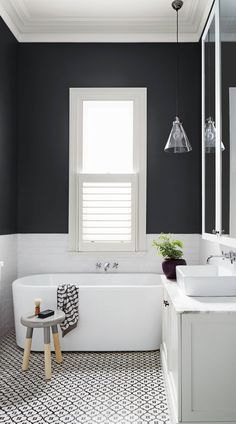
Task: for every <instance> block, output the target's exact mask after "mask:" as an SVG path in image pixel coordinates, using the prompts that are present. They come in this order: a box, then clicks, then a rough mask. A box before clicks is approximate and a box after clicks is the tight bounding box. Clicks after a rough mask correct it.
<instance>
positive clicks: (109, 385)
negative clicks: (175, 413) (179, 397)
mask: <svg viewBox="0 0 236 424" xmlns="http://www.w3.org/2000/svg"><path fill="white" fill-rule="evenodd" d="M63 357H64V361H63V364H61V365H56V364H55V361H54V354H52V366H53V375H52V379H51V380H50V381H48V382H46V381H45V380H44V378H43V377H44V373H43V367H44V357H43V354H42V353H32V354H31V361H30V369H29V370H28V371H27V372H25V373H22V371H21V361H22V350H21V349H19V348H17V347H16V345H15V338H14V334H10V335H9V336H7V337H5V338H4V339H3V340H2V341H1V343H0V423H24V424H27V423H29V424H30V423H38V424H40V423H62V424H64V423H74V424H76V423H86V424H90V423H91V424H98V423H102V424H112V423H119V424H130V423H135V424H143V423H150V424H167V423H169V422H170V421H169V416H168V406H167V398H166V392H165V386H164V381H163V374H162V369H161V364H160V354H159V352H158V351H155V352H127V353H89V352H87V353H76V352H75V353H74V352H73V353H64V355H63Z"/></svg>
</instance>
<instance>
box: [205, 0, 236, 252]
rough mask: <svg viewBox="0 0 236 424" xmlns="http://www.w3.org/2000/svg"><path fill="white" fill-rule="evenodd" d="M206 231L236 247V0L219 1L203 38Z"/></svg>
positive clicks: (208, 235)
mask: <svg viewBox="0 0 236 424" xmlns="http://www.w3.org/2000/svg"><path fill="white" fill-rule="evenodd" d="M202 233H203V238H205V239H208V240H213V241H214V240H215V241H219V242H220V243H221V244H224V245H230V246H235V247H236V1H235V0H215V3H214V6H213V8H212V11H211V14H210V16H209V19H208V22H207V25H206V27H205V31H204V33H203V36H202Z"/></svg>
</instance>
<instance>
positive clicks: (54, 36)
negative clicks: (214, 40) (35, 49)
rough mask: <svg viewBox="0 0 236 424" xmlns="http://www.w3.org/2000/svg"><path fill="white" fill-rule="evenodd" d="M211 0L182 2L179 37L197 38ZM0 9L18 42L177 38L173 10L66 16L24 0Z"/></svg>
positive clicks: (9, 0) (11, 0) (7, 1)
mask: <svg viewBox="0 0 236 424" xmlns="http://www.w3.org/2000/svg"><path fill="white" fill-rule="evenodd" d="M38 1H39V2H40V0H38ZM58 1H60V0H58ZM144 1H147V0H144ZM166 1H167V0H166ZM212 1H213V0H185V3H187V2H188V4H187V6H188V7H186V9H185V11H184V13H182V12H181V13H182V14H181V19H180V37H179V39H180V41H183V42H197V41H199V38H200V36H201V33H202V30H203V27H204V25H205V22H206V19H207V16H208V14H209V11H210V8H211V5H212ZM39 4H40V3H39ZM170 4H171V1H170ZM0 13H1V16H2V18H3V20H4V21H5V22H6V24H7V25H8V27H9V28H10V30H11V31H12V32H13V34H14V35H15V37H16V38H17V40H18V41H20V42H173V41H175V40H176V29H175V15H174V14H173V15H171V16H170V14H168V16H167V15H164V14H162V16H154V17H152V18H151V17H135V18H130V17H129V18H124V17H122V18H115V17H105V18H101V17H84V16H76V14H75V15H74V16H66V17H64V16H59V15H58V16H57V15H56V14H55V16H46V15H45V14H44V15H43V16H40V15H38V16H37V15H35V14H34V13H32V10H30V8H28V7H27V3H26V2H25V1H24V0H0Z"/></svg>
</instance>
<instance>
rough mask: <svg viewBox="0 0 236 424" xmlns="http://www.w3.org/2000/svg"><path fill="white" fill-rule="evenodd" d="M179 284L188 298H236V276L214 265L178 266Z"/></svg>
mask: <svg viewBox="0 0 236 424" xmlns="http://www.w3.org/2000/svg"><path fill="white" fill-rule="evenodd" d="M176 275H177V284H178V285H179V288H180V289H181V290H182V291H183V293H184V294H186V295H187V296H209V297H210V296H222V297H223V296H236V275H234V274H233V273H232V272H231V271H230V270H227V269H225V268H223V267H220V266H213V265H193V266H177V268H176Z"/></svg>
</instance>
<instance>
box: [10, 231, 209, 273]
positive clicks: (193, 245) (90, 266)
mask: <svg viewBox="0 0 236 424" xmlns="http://www.w3.org/2000/svg"><path fill="white" fill-rule="evenodd" d="M175 236H176V238H179V239H180V240H182V241H183V242H184V257H185V259H186V261H187V263H188V264H199V261H200V241H201V236H200V235H199V234H175ZM156 237H157V234H148V235H147V252H145V253H140V254H135V253H131V254H128V255H127V253H123V254H122V253H118V252H117V253H116V252H112V253H107V254H106V253H97V254H96V253H92V254H91V253H89V254H86V253H83V254H81V253H73V252H69V251H68V246H69V238H68V235H67V234H18V243H17V259H18V277H22V276H25V275H29V274H37V273H50V272H96V267H95V265H96V262H102V263H104V262H116V261H118V262H119V268H118V271H120V272H157V273H162V268H161V263H162V258H160V256H157V253H156V250H155V249H154V248H153V247H152V241H153V239H155V238H156ZM101 272H102V270H101Z"/></svg>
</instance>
